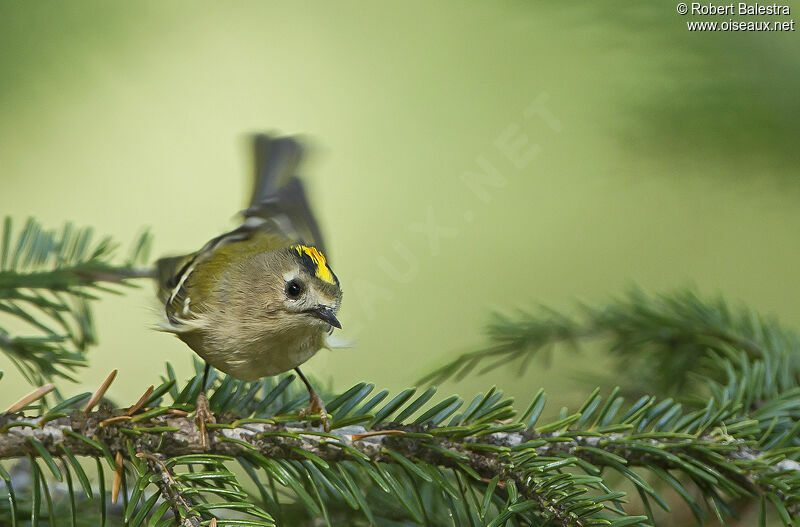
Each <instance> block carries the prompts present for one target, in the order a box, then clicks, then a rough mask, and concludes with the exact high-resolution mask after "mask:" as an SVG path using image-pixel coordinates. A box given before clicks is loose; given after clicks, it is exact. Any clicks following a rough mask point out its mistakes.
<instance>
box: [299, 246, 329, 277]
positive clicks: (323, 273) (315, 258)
mask: <svg viewBox="0 0 800 527" xmlns="http://www.w3.org/2000/svg"><path fill="white" fill-rule="evenodd" d="M294 250H295V251H297V254H299V255H300V256H303V254H306V255H307V256H308V257H309V258H311V261H312V262H314V265H315V266H316V271H315V273H314V274H316V275H317V278H319V279H320V280H322V281H323V282H328V283H329V284H335V283H336V281H335V280H334V278H333V273H332V272H331V270H330V268H329V267H328V262H327V261H326V260H325V256H323V254H322V253H321V252H319V251H318V250H317V249H316V248H314V247H307V246H305V245H295V246H294Z"/></svg>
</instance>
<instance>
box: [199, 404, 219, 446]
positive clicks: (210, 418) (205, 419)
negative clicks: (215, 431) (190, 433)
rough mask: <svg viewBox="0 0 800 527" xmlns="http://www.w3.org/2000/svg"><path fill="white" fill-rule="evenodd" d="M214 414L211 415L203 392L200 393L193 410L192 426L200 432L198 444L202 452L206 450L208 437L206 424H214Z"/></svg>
mask: <svg viewBox="0 0 800 527" xmlns="http://www.w3.org/2000/svg"><path fill="white" fill-rule="evenodd" d="M216 422H217V420H216V419H215V418H214V414H213V413H211V408H210V407H209V406H208V398H207V397H206V393H205V392H200V395H198V396H197V405H196V406H195V409H194V424H195V425H196V426H197V428H198V430H200V444H201V446H202V447H203V450H206V449H207V448H208V435H207V433H206V424H208V423H216Z"/></svg>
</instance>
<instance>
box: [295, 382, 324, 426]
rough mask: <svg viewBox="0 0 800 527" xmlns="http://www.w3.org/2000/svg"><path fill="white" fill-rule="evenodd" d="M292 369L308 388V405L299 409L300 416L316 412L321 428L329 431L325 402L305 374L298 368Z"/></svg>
mask: <svg viewBox="0 0 800 527" xmlns="http://www.w3.org/2000/svg"><path fill="white" fill-rule="evenodd" d="M294 371H296V372H297V375H299V376H300V380H302V381H303V384H305V385H306V388H308V406H307V407H306V408H304V409H303V410H301V411H300V417H301V418H302V417H305V416H307V415H310V414H317V413H318V414H319V420H320V421H322V429H323V430H325V431H326V432H330V431H331V427H330V425H329V424H328V412H327V410H325V403H324V402H322V397H320V396H319V394H318V393H317V392H316V391H315V390H314V388H313V387H312V386H311V383H310V382H308V379H306V376H305V375H303V372H301V371H300V368H295V369H294Z"/></svg>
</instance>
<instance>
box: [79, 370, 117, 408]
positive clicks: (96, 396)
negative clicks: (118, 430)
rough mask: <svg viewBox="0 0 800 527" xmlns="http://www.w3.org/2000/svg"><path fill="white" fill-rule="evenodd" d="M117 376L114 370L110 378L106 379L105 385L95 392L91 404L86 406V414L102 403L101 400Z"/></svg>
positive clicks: (88, 403)
mask: <svg viewBox="0 0 800 527" xmlns="http://www.w3.org/2000/svg"><path fill="white" fill-rule="evenodd" d="M116 376H117V370H112V371H111V373H109V374H108V377H106V380H104V381H103V384H101V385H100V387H99V388H98V389H97V391H96V392H94V395H92V398H91V399H89V402H87V403H86V406H84V407H83V411H84V412H89V411H91V410H92V408H94V407H95V405H96V404H97V403H99V402H100V399H102V398H103V396H104V395H105V394H106V391H108V388H109V386H111V383H112V382H114V378H115V377H116Z"/></svg>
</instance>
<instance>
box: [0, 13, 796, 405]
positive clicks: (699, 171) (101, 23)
mask: <svg viewBox="0 0 800 527" xmlns="http://www.w3.org/2000/svg"><path fill="white" fill-rule="evenodd" d="M657 4H659V5H651V3H635V4H634V3H624V2H605V3H602V6H601V5H596V3H593V2H589V1H578V2H570V3H554V2H534V1H524V2H523V1H516V2H514V1H496V2H491V3H490V2H437V3H435V4H434V3H429V2H404V3H403V4H402V5H400V4H397V3H393V4H389V3H367V2H361V3H355V2H344V3H335V4H334V3H327V2H315V3H303V4H299V3H298V4H292V5H288V3H277V2H261V1H259V2H256V1H253V2H243V1H239V2H225V3H221V2H200V1H192V2H189V1H172V2H136V3H121V2H113V3H112V2H100V1H98V2H86V1H82V2H71V3H64V2H50V1H40V2H34V3H23V2H12V1H5V2H2V3H0V72H1V73H2V82H1V83H0V112H2V119H0V215H3V216H5V215H11V216H12V217H14V218H15V219H16V220H17V221H18V222H21V221H22V220H23V219H24V218H25V217H27V216H31V215H32V216H35V217H36V218H38V219H39V220H41V221H42V222H43V223H44V224H45V225H48V226H51V227H58V226H60V225H61V224H62V223H63V222H64V221H65V220H71V221H74V222H76V223H77V224H79V225H92V226H94V227H96V228H97V230H98V231H99V232H101V233H107V234H113V235H114V236H115V237H116V238H117V239H118V240H120V241H123V242H127V241H129V240H132V239H133V238H134V235H135V234H136V233H137V232H139V231H140V230H141V229H142V227H144V226H150V227H151V228H152V232H153V233H154V235H155V245H154V250H153V253H152V254H153V257H154V258H155V257H157V256H160V255H166V254H175V253H180V252H188V251H192V250H195V249H197V248H199V247H200V246H201V245H202V244H203V243H204V242H205V241H206V240H207V239H208V238H210V237H211V236H214V235H216V234H218V233H220V232H222V231H224V230H225V229H229V228H231V227H232V226H234V225H235V222H234V221H235V217H234V215H235V213H236V212H237V211H238V210H241V209H242V208H243V207H244V205H245V201H246V199H247V193H248V190H249V185H250V181H249V158H248V152H247V148H246V142H245V137H246V134H248V133H251V132H255V131H270V130H271V131H276V132H281V133H291V134H294V133H302V134H305V135H306V136H307V138H308V140H309V142H310V143H311V144H312V145H313V146H314V149H313V154H312V155H311V158H310V159H309V161H308V163H307V164H306V165H305V168H304V173H305V174H306V175H307V176H308V179H309V181H310V189H311V193H312V197H313V202H314V205H315V207H316V210H317V211H318V215H319V217H320V220H321V222H322V224H323V226H324V230H325V232H326V234H327V241H328V245H329V247H330V249H329V252H330V254H329V256H330V259H331V260H332V262H333V267H334V269H335V271H336V273H337V275H338V276H339V277H340V279H341V281H342V284H343V288H344V304H343V310H342V313H341V319H342V322H343V324H344V328H345V329H344V331H343V332H342V333H341V336H342V337H343V338H346V339H353V340H355V341H356V344H355V346H354V347H353V348H351V349H344V350H336V351H322V352H320V353H319V354H318V355H317V356H316V357H315V358H313V359H312V360H311V361H309V363H308V365H307V366H306V370H307V371H308V372H309V373H311V374H312V375H315V376H316V377H318V378H319V379H322V380H323V381H329V382H331V383H332V385H333V387H334V388H336V389H342V388H346V387H349V386H350V385H351V384H353V383H355V382H357V381H360V380H367V381H370V382H374V383H376V384H377V385H378V387H379V388H388V389H391V390H393V391H396V390H399V389H401V388H404V387H406V386H408V385H411V384H412V383H413V382H414V380H415V379H417V378H419V377H420V376H422V375H423V374H424V373H427V372H428V371H429V370H430V369H432V368H433V367H435V366H437V365H440V364H442V363H443V362H445V361H446V360H447V359H448V358H451V357H453V356H454V355H455V354H456V353H460V352H463V351H466V350H470V349H474V348H476V347H478V346H480V345H481V344H483V342H484V341H483V337H482V329H483V326H484V324H485V322H486V321H487V319H488V315H489V313H490V312H491V311H492V310H494V309H500V310H512V309H515V308H530V307H535V306H537V305H539V304H545V305H548V306H553V307H556V308H560V309H568V308H570V306H574V305H575V302H576V301H590V302H594V301H602V300H604V299H607V298H609V297H610V296H613V295H615V294H618V293H620V292H622V291H624V290H625V289H626V288H628V287H629V286H630V285H631V284H634V283H636V284H639V285H641V286H642V287H644V288H645V289H648V290H653V291H661V290H668V289H672V288H675V287H680V286H685V285H688V284H696V285H697V287H698V289H699V290H700V291H701V292H704V293H712V294H713V293H718V292H719V293H723V294H724V295H726V296H727V297H728V298H729V299H731V300H734V301H741V302H745V303H747V304H748V305H750V306H752V307H753V308H755V309H757V310H761V311H763V312H766V313H772V314H775V315H778V316H779V317H781V318H782V319H783V320H784V321H785V322H786V323H787V324H789V325H793V324H796V323H797V322H798V320H800V302H798V301H797V298H798V297H800V283H798V280H797V278H796V277H797V269H798V267H799V266H800V248H798V246H797V239H798V232H800V208H799V207H798V206H797V204H798V203H799V202H800V181H798V180H797V177H798V175H800V173H799V172H798V167H799V166H800V164H799V163H798V161H800V154H798V139H800V98H798V96H797V94H798V93H800V54H799V53H798V51H800V46H798V34H797V33H785V34H775V33H769V34H766V33H736V34H729V33H689V32H688V31H687V30H686V26H685V21H686V18H685V17H680V16H678V15H677V14H676V13H675V6H674V4H672V3H669V2H658V3H657ZM526 110H527V111H526ZM509 148H510V149H511V150H512V153H511V154H509V153H508V151H509ZM481 174H482V175H481ZM476 181H478V182H479V183H480V184H478V185H477V186H476ZM158 320H159V314H158V308H157V305H156V302H155V300H154V299H153V298H152V289H151V288H150V287H149V285H148V286H145V287H143V288H142V289H140V290H135V291H133V292H132V293H131V294H128V295H126V296H124V297H108V298H106V299H105V300H104V301H103V303H102V304H100V305H99V306H98V310H97V326H98V330H99V334H100V345H99V346H98V347H96V348H95V349H93V350H92V351H91V352H90V353H91V354H90V361H91V367H90V368H89V369H88V371H84V372H81V373H80V374H79V375H80V379H81V383H82V386H75V387H74V388H70V387H66V390H65V392H66V393H67V394H71V393H78V392H79V391H82V390H83V389H94V388H95V387H96V386H97V385H98V384H99V382H100V381H101V380H102V379H103V378H104V377H105V376H106V375H107V373H108V372H109V371H110V370H111V369H113V368H119V370H120V375H119V376H118V378H117V380H116V382H115V384H114V385H113V387H112V389H111V391H110V396H111V397H112V398H114V399H116V400H117V401H118V402H119V404H123V405H124V404H130V403H132V402H133V401H134V400H135V399H136V398H137V397H138V395H139V394H140V393H141V391H142V390H143V389H144V388H145V387H146V385H148V384H150V383H151V382H156V381H157V380H158V376H159V374H161V373H162V372H163V371H164V362H165V361H166V360H169V361H172V362H173V363H174V364H175V366H176V368H177V370H178V372H179V373H183V374H185V375H187V376H188V375H189V373H190V371H191V367H192V366H191V357H192V352H191V351H190V350H189V349H188V348H187V347H186V346H184V345H183V344H182V343H180V342H179V341H178V340H177V339H175V338H174V337H172V336H170V335H167V334H163V333H159V332H156V331H154V330H153V328H154V327H155V325H156V323H157V322H158ZM575 357H576V356H574V355H571V354H566V355H565V356H559V355H558V354H557V355H556V356H555V360H554V362H553V364H552V366H551V367H550V369H545V368H544V367H543V366H541V364H534V367H533V368H532V370H531V371H529V373H528V374H527V375H526V376H525V377H523V378H518V377H516V376H515V375H514V372H511V371H509V370H507V369H500V370H496V371H494V372H492V373H490V374H488V375H485V376H482V377H471V378H469V379H467V380H465V381H463V382H461V383H458V384H455V383H450V384H448V385H446V386H444V387H443V389H442V391H443V393H452V392H457V393H460V394H461V395H463V396H467V397H469V396H471V395H472V394H473V393H474V392H477V391H480V390H484V389H486V388H488V387H489V386H490V385H492V384H497V385H498V386H500V387H501V388H502V389H504V390H506V391H507V392H509V393H511V394H513V395H514V396H516V397H517V398H518V399H522V400H525V399H528V398H529V397H530V396H531V395H532V394H533V393H534V392H535V391H536V390H537V389H538V388H539V387H540V386H543V387H544V388H545V389H546V390H548V392H550V394H551V399H554V400H555V401H556V403H557V404H558V403H570V402H574V401H575V400H576V398H577V397H580V396H581V395H585V394H586V393H588V391H589V390H590V388H587V386H586V383H585V381H584V379H585V376H586V375H588V374H601V375H602V374H604V373H606V371H605V369H606V368H607V367H608V364H607V363H605V362H603V361H602V360H601V357H596V356H593V355H591V354H589V355H581V356H578V357H579V358H578V359H577V360H576V358H575ZM0 368H1V369H5V370H7V373H8V374H9V375H8V376H7V377H6V379H4V380H3V390H2V393H0V405H3V404H6V405H7V404H8V403H9V402H11V401H12V400H15V399H17V398H18V397H19V396H20V395H22V394H23V393H25V392H26V391H28V389H29V388H28V387H27V386H26V385H25V384H24V382H23V381H22V380H19V379H16V375H14V374H13V372H12V371H9V370H10V368H11V365H10V364H9V363H7V362H6V361H5V360H4V359H3V358H2V357H0Z"/></svg>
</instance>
